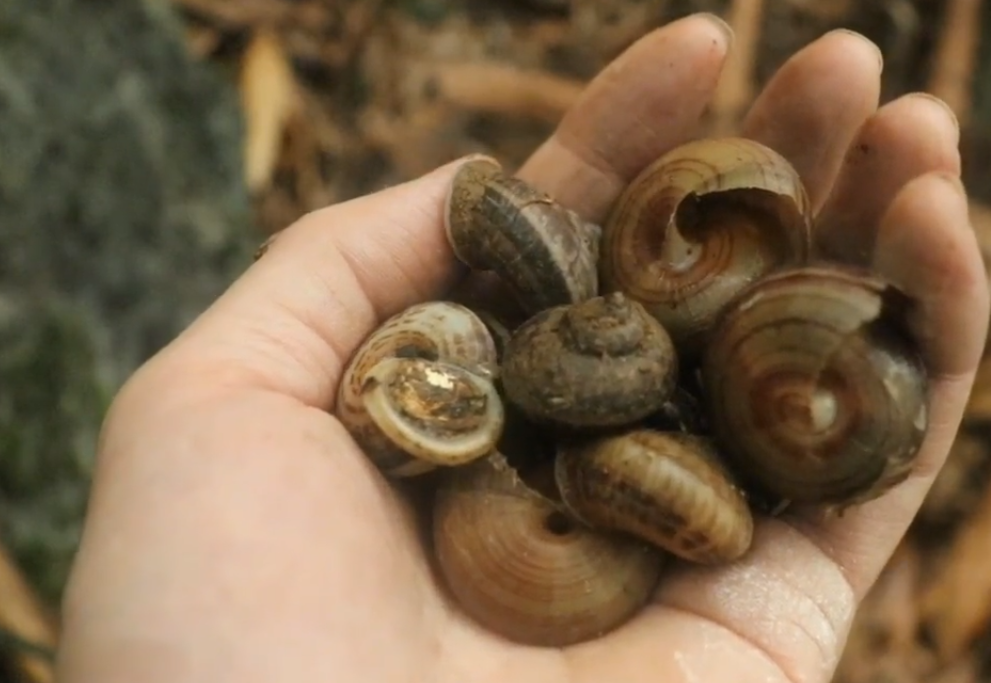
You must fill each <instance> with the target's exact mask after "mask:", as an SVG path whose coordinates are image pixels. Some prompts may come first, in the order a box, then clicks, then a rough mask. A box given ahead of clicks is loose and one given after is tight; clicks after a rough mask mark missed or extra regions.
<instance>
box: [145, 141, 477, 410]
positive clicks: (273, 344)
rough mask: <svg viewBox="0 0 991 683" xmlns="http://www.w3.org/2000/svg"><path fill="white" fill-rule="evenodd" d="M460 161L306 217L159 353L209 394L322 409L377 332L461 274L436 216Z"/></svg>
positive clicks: (440, 217)
mask: <svg viewBox="0 0 991 683" xmlns="http://www.w3.org/2000/svg"><path fill="white" fill-rule="evenodd" d="M469 158H470V157H469ZM467 160H468V159H461V160H458V161H455V162H452V163H450V164H447V165H445V166H442V167H440V168H438V169H436V170H434V171H432V172H430V173H428V174H427V175H425V176H422V177H420V178H417V179H415V180H412V181H409V182H406V183H403V184H401V185H397V186H394V187H391V188H388V189H385V190H382V191H380V192H377V193H375V194H371V195H367V196H363V197H360V198H357V199H353V200H351V201H347V202H344V203H341V204H337V205H334V206H331V207H328V208H325V209H321V210H318V211H315V212H313V213H310V214H308V215H306V216H304V217H303V218H301V219H300V220H298V221H297V222H296V223H294V224H293V225H291V226H290V227H288V228H286V229H285V230H283V231H282V232H280V233H278V235H277V237H276V238H275V239H274V240H272V241H271V243H270V244H268V245H267V248H266V250H265V253H264V256H263V257H262V258H260V259H259V260H258V261H257V262H256V263H255V264H254V265H253V266H252V267H251V268H249V269H248V271H247V272H246V273H245V274H244V275H243V276H242V277H241V278H240V279H239V280H238V281H237V282H235V283H234V285H233V286H232V287H231V288H230V289H229V290H228V291H227V292H226V293H225V294H224V295H223V296H221V297H220V298H219V299H218V300H217V301H216V303H215V304H214V305H213V306H211V307H210V308H209V309H208V310H207V311H206V312H205V313H204V314H203V315H202V316H200V318H199V319H198V320H197V321H195V322H194V324H193V325H191V326H190V327H189V328H188V329H187V330H186V331H185V332H184V333H183V334H182V335H180V336H179V337H178V338H177V339H176V340H175V342H173V344H172V345H171V346H170V347H169V348H168V349H166V350H165V351H164V352H163V354H161V355H162V356H164V357H168V358H169V359H170V360H171V361H176V360H178V359H177V358H176V356H180V357H181V360H182V362H181V366H182V367H183V368H185V370H184V374H186V373H189V372H190V369H191V368H192V369H193V372H194V374H193V375H192V376H195V377H198V378H199V381H206V382H208V383H210V382H212V384H211V386H217V385H218V382H219V384H221V385H223V386H225V387H230V386H231V385H232V384H233V385H235V386H237V387H243V386H245V385H251V386H253V387H263V388H265V389H269V390H273V391H276V392H278V393H281V394H283V395H288V396H292V397H294V398H296V399H297V400H300V401H302V402H303V403H304V404H306V405H311V406H319V407H326V406H328V405H329V404H330V402H331V401H332V398H333V393H334V391H335V390H336V387H337V384H338V380H339V378H340V376H341V373H342V369H343V366H344V364H345V363H346V362H347V359H348V357H349V356H350V354H351V353H352V351H353V349H354V348H355V347H356V346H357V345H358V344H359V343H360V342H361V340H362V339H363V338H364V337H365V336H367V334H368V333H369V332H370V331H371V330H372V329H373V328H374V327H375V326H376V325H378V324H379V323H380V322H382V321H383V320H384V319H385V318H387V317H389V316H391V315H393V314H395V313H397V312H399V311H401V310H402V309H404V308H406V307H408V306H411V305H413V304H415V303H417V302H420V301H424V300H428V299H431V298H436V297H438V296H441V294H442V292H444V291H445V290H446V289H447V288H449V287H450V286H451V285H452V284H454V282H455V281H456V280H457V278H458V277H459V276H460V275H461V274H462V273H463V269H462V268H461V267H460V266H459V264H458V262H457V261H456V259H455V256H454V254H453V252H452V251H451V249H450V247H449V246H448V243H447V238H446V236H445V232H444V217H443V211H444V203H445V198H446V194H447V190H448V187H449V185H450V183H451V180H452V178H453V176H454V173H455V172H456V171H457V169H458V167H459V166H460V165H461V164H462V163H464V162H465V161H467ZM160 360H161V359H160ZM165 365H168V366H170V367H175V365H173V363H171V362H170V363H166V364H165ZM186 376H190V375H188V374H187V375H186Z"/></svg>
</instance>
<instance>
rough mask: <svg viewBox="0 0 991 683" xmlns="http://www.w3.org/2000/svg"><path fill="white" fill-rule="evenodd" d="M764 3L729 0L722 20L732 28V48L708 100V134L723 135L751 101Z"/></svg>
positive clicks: (747, 0) (756, 0) (735, 124)
mask: <svg viewBox="0 0 991 683" xmlns="http://www.w3.org/2000/svg"><path fill="white" fill-rule="evenodd" d="M763 16H764V0H733V3H732V5H730V9H729V13H728V14H727V16H726V20H727V22H728V23H729V25H730V26H731V27H732V28H733V49H732V51H731V52H730V54H729V55H728V57H727V59H726V66H725V67H724V69H723V73H722V76H721V78H720V82H719V86H718V87H717V89H716V93H715V96H714V97H713V99H712V112H711V116H712V123H711V124H710V125H711V134H713V135H724V134H726V133H728V132H730V131H731V130H733V129H734V128H735V127H736V126H737V125H738V124H739V122H740V119H741V118H742V116H743V112H744V110H745V109H746V108H747V106H749V105H750V103H751V102H752V101H753V98H754V91H755V89H756V86H755V84H754V71H755V64H756V59H757V49H758V46H759V43H760V34H761V20H762V18H763Z"/></svg>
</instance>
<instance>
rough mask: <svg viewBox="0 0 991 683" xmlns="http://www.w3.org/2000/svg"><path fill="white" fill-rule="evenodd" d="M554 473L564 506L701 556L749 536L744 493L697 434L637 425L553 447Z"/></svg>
mask: <svg viewBox="0 0 991 683" xmlns="http://www.w3.org/2000/svg"><path fill="white" fill-rule="evenodd" d="M555 479H556V481H557V486H558V490H559V491H560V495H561V499H562V501H563V502H564V504H565V505H566V506H567V507H568V509H569V510H570V511H571V513H572V514H573V515H574V516H575V517H577V518H578V519H581V520H582V521H584V522H585V523H586V524H588V525H589V526H591V527H593V528H596V529H612V530H615V531H621V532H625V533H629V534H632V535H634V536H636V537H638V538H641V539H643V540H645V541H648V542H650V543H653V544H654V545H656V546H657V547H659V548H663V549H664V550H667V551H669V552H671V553H673V554H674V555H677V556H678V557H681V558H683V559H686V560H689V561H692V562H698V563H700V564H718V563H723V562H730V561H733V560H736V559H737V558H739V557H741V556H742V555H743V554H744V553H745V552H746V551H747V550H748V549H749V548H750V543H751V540H752V538H753V517H752V516H751V514H750V509H749V508H748V507H747V500H746V498H745V497H744V495H743V493H742V491H741V490H740V489H739V488H738V487H737V485H736V482H735V481H734V480H733V477H732V475H731V474H730V473H729V472H728V471H727V470H726V468H725V467H724V466H723V465H722V463H721V462H720V459H719V455H718V453H717V452H716V450H715V448H714V446H713V445H712V443H711V442H710V441H709V440H708V439H705V438H703V437H698V436H694V435H690V434H681V433H676V432H671V433H664V432H658V431H653V430H649V429H636V430H632V431H630V432H628V433H626V434H619V435H611V436H607V437H603V438H599V439H595V440H591V441H585V442H582V443H576V444H570V445H565V446H562V447H561V448H560V449H559V451H558V456H557V462H556V466H555Z"/></svg>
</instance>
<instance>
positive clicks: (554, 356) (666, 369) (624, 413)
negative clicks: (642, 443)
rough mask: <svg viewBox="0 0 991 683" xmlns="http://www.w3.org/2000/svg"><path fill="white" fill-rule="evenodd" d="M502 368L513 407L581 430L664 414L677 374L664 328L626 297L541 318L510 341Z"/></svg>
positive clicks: (559, 310) (596, 300) (576, 306)
mask: <svg viewBox="0 0 991 683" xmlns="http://www.w3.org/2000/svg"><path fill="white" fill-rule="evenodd" d="M500 368H501V377H502V385H503V388H504V390H505V393H506V396H507V398H508V400H509V401H510V402H512V403H513V404H514V405H516V406H518V407H519V408H520V409H521V410H522V411H523V412H524V413H525V414H526V415H527V416H528V417H530V418H531V419H533V420H536V421H539V422H547V423H552V424H556V425H566V426H569V427H577V428H599V427H608V426H618V425H625V424H631V423H633V422H635V421H637V420H640V419H642V418H644V417H646V416H647V415H649V414H651V413H653V412H655V411H657V410H659V409H660V408H661V406H663V404H664V403H665V402H666V401H667V400H668V399H669V398H670V396H671V394H672V392H673V391H674V385H675V380H676V377H677V372H678V367H677V359H676V356H675V351H674V346H673V344H672V342H671V338H670V337H669V336H668V335H667V333H666V332H665V331H664V328H663V327H661V325H660V324H659V323H658V322H657V321H656V320H654V319H653V318H652V317H651V316H650V315H648V314H647V312H646V311H645V310H644V309H643V307H642V306H641V305H640V304H638V303H636V302H633V301H630V300H629V299H627V298H626V297H625V296H624V295H623V294H620V293H614V294H610V295H608V296H606V297H595V298H593V299H589V300H587V301H583V302H581V303H577V304H572V305H570V306H559V307H556V308H552V309H549V310H546V311H544V312H542V313H539V314H537V315H536V316H534V317H533V318H531V319H530V320H528V321H527V322H526V323H524V324H523V325H522V326H520V327H519V328H518V329H517V330H516V331H515V332H514V333H513V335H512V336H511V337H510V340H509V343H508V344H507V345H506V349H505V353H504V356H503V359H502V363H501V366H500Z"/></svg>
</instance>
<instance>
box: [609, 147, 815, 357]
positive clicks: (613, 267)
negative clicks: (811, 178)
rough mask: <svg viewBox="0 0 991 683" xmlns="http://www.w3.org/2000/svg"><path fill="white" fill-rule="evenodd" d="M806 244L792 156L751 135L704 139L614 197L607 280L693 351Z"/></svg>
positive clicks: (803, 197) (795, 260)
mask: <svg viewBox="0 0 991 683" xmlns="http://www.w3.org/2000/svg"><path fill="white" fill-rule="evenodd" d="M810 249H811V207H810V203H809V199H808V195H807V193H806V190H805V188H804V186H803V184H802V181H801V178H800V177H799V175H798V173H797V172H796V171H795V169H794V168H793V167H792V166H791V165H790V164H789V163H788V162H787V160H785V159H784V158H783V157H781V156H780V155H779V154H778V153H777V152H775V151H773V150H771V149H770V148H768V147H765V146H764V145H761V144H760V143H757V142H754V141H752V140H745V139H740V138H725V139H714V140H699V141H695V142H689V143H687V144H684V145H681V146H679V147H677V148H675V149H673V150H671V151H670V152H668V153H667V154H665V155H664V156H662V157H660V158H659V159H657V160H656V161H655V162H654V163H652V164H650V165H649V166H647V168H645V169H644V170H643V171H642V172H641V173H640V174H639V175H638V176H637V177H636V178H635V179H634V180H633V181H632V182H631V183H630V184H629V185H628V186H627V187H626V189H625V190H624V192H623V193H622V194H621V196H620V198H619V199H618V201H617V202H616V204H615V205H614V206H613V209H612V211H611V213H610V215H609V217H608V219H607V221H606V223H605V225H604V227H603V237H602V257H601V268H600V270H601V288H602V292H612V291H622V292H624V293H626V294H627V295H628V296H629V297H630V298H632V299H634V300H636V301H638V302H640V303H642V304H643V305H644V306H645V308H646V309H647V311H648V312H650V313H651V315H653V316H655V317H656V318H657V319H658V320H659V321H660V322H661V323H662V324H663V325H664V327H665V329H666V330H667V331H668V333H669V334H670V335H671V337H672V338H673V339H674V342H675V345H676V346H677V347H678V349H679V351H680V352H682V353H683V354H685V355H689V354H690V353H691V352H693V351H694V350H695V349H697V348H698V342H699V341H700V340H703V339H704V337H705V333H706V331H707V330H708V329H709V328H710V327H711V325H712V322H713V320H714V319H715V317H716V315H717V313H718V312H719V311H720V310H721V309H722V307H723V306H725V305H726V304H727V303H728V302H729V301H730V300H731V299H732V298H733V297H734V296H735V295H736V294H737V293H738V292H739V291H740V290H741V289H743V288H744V287H745V286H747V285H748V284H750V283H752V282H754V281H755V280H757V279H758V278H760V277H762V276H763V275H765V274H767V273H769V272H771V271H773V270H774V269H776V268H778V267H780V266H782V265H790V264H801V263H803V262H805V261H806V259H807V258H808V256H809V251H810Z"/></svg>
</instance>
